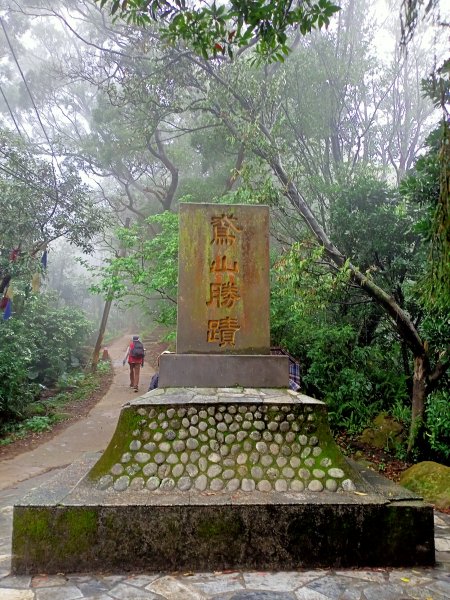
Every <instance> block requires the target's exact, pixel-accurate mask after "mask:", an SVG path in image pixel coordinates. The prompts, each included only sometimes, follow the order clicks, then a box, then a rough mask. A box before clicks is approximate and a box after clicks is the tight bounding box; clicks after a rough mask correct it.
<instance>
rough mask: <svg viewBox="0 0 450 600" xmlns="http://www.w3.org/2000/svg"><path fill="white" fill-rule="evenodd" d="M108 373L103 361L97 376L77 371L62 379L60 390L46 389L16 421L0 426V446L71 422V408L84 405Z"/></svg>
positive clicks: (108, 369)
mask: <svg viewBox="0 0 450 600" xmlns="http://www.w3.org/2000/svg"><path fill="white" fill-rule="evenodd" d="M109 373H111V364H110V363H109V362H106V361H101V362H99V364H98V368H97V372H96V373H94V374H93V373H87V372H84V371H82V370H76V371H74V372H72V373H70V374H65V375H64V376H63V377H61V378H60V380H59V381H58V386H57V388H55V389H46V388H44V389H43V390H42V392H41V394H40V397H39V398H38V399H37V400H36V401H35V402H31V403H30V404H28V405H27V406H26V408H25V410H24V411H23V413H22V414H21V415H20V417H19V418H18V419H17V420H16V421H9V422H8V423H4V424H1V425H0V446H6V445H8V444H11V443H12V442H15V441H16V440H21V439H24V438H26V437H27V436H29V435H31V434H39V433H43V432H45V431H50V430H51V429H52V428H53V427H54V426H55V425H56V424H57V423H60V422H61V421H65V420H66V419H68V418H69V417H70V416H71V414H70V413H69V412H67V408H68V407H69V405H70V406H72V405H73V404H74V403H75V404H82V403H83V402H84V401H86V400H88V399H89V398H90V397H91V396H92V394H94V392H95V391H96V390H98V389H99V387H100V386H101V384H102V382H103V381H104V378H105V376H106V375H107V374H109Z"/></svg>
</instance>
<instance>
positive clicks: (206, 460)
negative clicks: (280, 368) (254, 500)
mask: <svg viewBox="0 0 450 600" xmlns="http://www.w3.org/2000/svg"><path fill="white" fill-rule="evenodd" d="M135 410H136V411H137V414H138V415H139V416H140V417H141V420H140V422H139V427H138V428H136V429H135V430H134V431H133V432H132V437H131V438H130V441H129V443H128V442H127V443H128V447H127V448H125V451H124V452H123V454H122V456H121V458H120V461H118V462H116V463H115V464H113V466H112V467H111V468H110V470H109V472H108V473H107V474H105V475H103V476H102V477H100V479H99V480H98V482H97V487H98V488H99V489H103V490H105V489H111V490H115V491H117V492H122V491H125V490H127V489H131V490H135V491H138V490H148V491H151V492H154V491H157V490H158V491H164V492H167V491H179V492H186V491H188V490H191V491H199V492H204V491H213V492H219V491H222V490H223V491H226V492H235V491H237V490H242V491H244V492H252V491H253V490H258V491H260V492H271V491H273V490H275V491H277V492H285V491H290V492H305V491H308V492H321V491H322V490H328V491H329V492H336V491H341V490H344V491H352V490H355V489H356V488H355V485H354V483H353V481H352V480H351V479H348V478H346V474H345V473H344V470H343V469H342V468H340V467H339V466H337V465H335V464H333V461H332V459H330V458H329V457H327V456H325V453H324V450H323V448H322V447H321V444H320V441H319V438H318V436H317V423H316V419H317V418H319V419H320V415H319V417H317V415H316V414H315V410H314V408H313V407H312V406H303V407H301V408H300V407H299V406H298V405H297V406H296V407H295V408H294V405H277V404H270V405H259V404H233V403H230V404H215V405H209V406H205V405H199V406H194V405H192V404H191V405H185V406H182V405H176V406H172V407H170V406H168V405H167V404H166V405H160V406H148V405H147V406H145V407H143V406H141V407H139V408H137V407H136V409H135Z"/></svg>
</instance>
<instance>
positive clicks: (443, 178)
mask: <svg viewBox="0 0 450 600" xmlns="http://www.w3.org/2000/svg"><path fill="white" fill-rule="evenodd" d="M449 64H450V63H449ZM427 142H428V147H429V151H428V153H427V154H426V155H425V156H422V157H421V158H419V159H418V160H417V162H416V164H415V168H414V172H413V173H411V174H410V175H409V176H408V177H406V178H405V179H404V180H403V181H402V183H401V186H400V192H401V194H402V196H403V197H404V198H405V200H406V201H407V202H408V203H410V205H411V206H415V207H416V209H420V210H421V219H420V220H419V221H418V223H417V224H416V231H417V233H418V234H419V235H420V236H421V238H422V240H423V241H424V243H425V244H426V246H427V247H428V249H429V253H428V259H427V262H426V267H425V272H424V275H423V277H422V279H421V281H420V292H421V296H422V299H423V301H424V302H425V304H426V306H427V308H428V310H436V311H443V312H447V313H448V312H449V311H450V292H449V290H450V261H449V259H448V257H449V256H450V199H449V198H450V197H449V192H448V190H449V173H450V128H449V126H448V123H447V122H446V121H444V122H443V123H442V124H441V126H440V127H439V128H438V129H437V130H435V131H434V132H433V133H432V134H431V135H430V136H429V138H428V140H427Z"/></svg>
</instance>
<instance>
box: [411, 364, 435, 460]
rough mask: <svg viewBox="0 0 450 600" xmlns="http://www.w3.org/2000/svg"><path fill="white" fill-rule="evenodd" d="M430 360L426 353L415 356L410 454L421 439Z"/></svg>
mask: <svg viewBox="0 0 450 600" xmlns="http://www.w3.org/2000/svg"><path fill="white" fill-rule="evenodd" d="M429 371H430V367H429V361H428V357H427V356H426V354H422V355H421V356H415V357H414V375H413V389H412V410H411V428H410V430H409V439H408V454H410V453H411V452H412V450H413V449H414V447H415V446H416V442H417V440H418V439H420V437H421V435H422V432H423V426H424V414H425V400H426V397H427V379H428V376H429Z"/></svg>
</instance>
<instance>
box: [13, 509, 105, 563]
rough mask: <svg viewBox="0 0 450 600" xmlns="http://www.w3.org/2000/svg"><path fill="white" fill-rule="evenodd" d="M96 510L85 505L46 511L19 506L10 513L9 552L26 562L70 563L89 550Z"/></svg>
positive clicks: (95, 524)
mask: <svg viewBox="0 0 450 600" xmlns="http://www.w3.org/2000/svg"><path fill="white" fill-rule="evenodd" d="M97 528H98V524H97V511H96V510H94V509H89V508H86V507H73V508H67V507H66V508H65V509H64V510H61V509H59V508H58V507H57V506H56V507H54V508H52V509H51V510H48V508H42V507H23V508H19V509H16V510H15V512H14V535H13V554H14V556H16V557H20V560H21V561H24V562H25V563H26V564H28V565H29V568H30V570H32V569H33V565H36V564H40V562H41V561H48V562H49V563H50V564H51V562H52V561H53V560H57V561H58V560H62V561H67V562H68V563H70V562H71V561H72V560H73V561H75V562H74V564H76V558H77V556H79V555H80V553H89V551H90V549H91V547H92V545H93V544H94V542H95V539H96V534H97Z"/></svg>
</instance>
